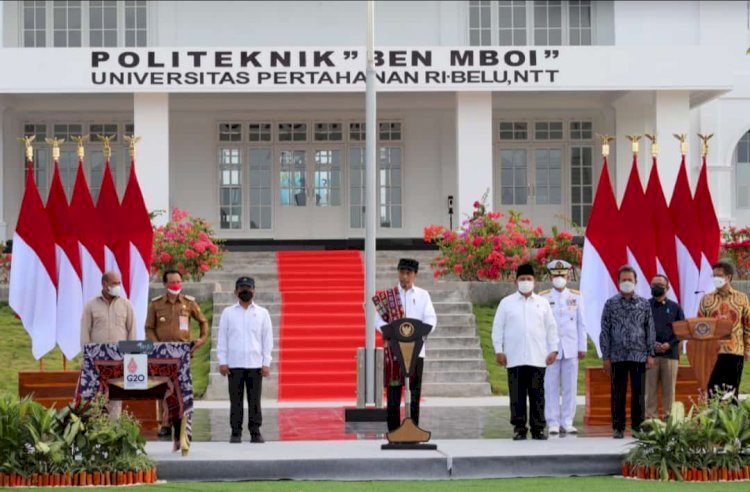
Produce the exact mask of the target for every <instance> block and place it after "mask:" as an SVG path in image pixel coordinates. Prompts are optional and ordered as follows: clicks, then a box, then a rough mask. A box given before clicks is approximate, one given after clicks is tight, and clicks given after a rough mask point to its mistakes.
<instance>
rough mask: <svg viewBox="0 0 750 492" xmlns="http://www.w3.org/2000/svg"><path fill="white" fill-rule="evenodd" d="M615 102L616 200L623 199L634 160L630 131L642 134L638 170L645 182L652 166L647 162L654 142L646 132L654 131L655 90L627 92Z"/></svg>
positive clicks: (612, 164) (613, 162) (613, 161)
mask: <svg viewBox="0 0 750 492" xmlns="http://www.w3.org/2000/svg"><path fill="white" fill-rule="evenodd" d="M612 105H613V106H614V108H615V135H614V136H615V141H614V142H612V143H613V144H614V148H613V149H612V150H613V151H612V152H611V153H610V158H609V165H610V168H611V169H612V170H614V173H613V175H614V180H615V181H614V188H615V196H616V197H617V202H618V203H621V202H622V196H623V194H624V193H625V187H626V186H627V184H628V177H629V176H630V169H631V167H632V163H633V150H632V145H631V144H630V141H629V140H628V138H627V135H641V136H643V139H641V142H640V150H639V153H638V172H639V173H640V176H641V181H642V183H643V184H644V185H645V184H646V181H647V180H648V173H649V172H650V171H651V166H650V165H647V164H648V163H649V162H650V159H651V153H650V148H651V142H650V141H649V140H648V139H647V138H646V137H645V136H644V135H645V134H646V133H649V134H652V133H653V128H654V122H653V112H654V111H653V94H652V93H650V92H628V93H627V94H625V95H623V96H621V97H619V98H618V99H617V100H616V101H614V103H613V104H612Z"/></svg>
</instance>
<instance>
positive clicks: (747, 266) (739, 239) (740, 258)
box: [721, 226, 750, 278]
mask: <svg viewBox="0 0 750 492" xmlns="http://www.w3.org/2000/svg"><path fill="white" fill-rule="evenodd" d="M721 239H722V243H721V255H722V256H725V257H727V258H729V259H731V260H732V262H734V264H735V266H736V267H737V276H738V277H740V278H747V277H748V275H750V227H743V228H737V227H734V226H730V227H727V228H725V229H724V230H722V231H721Z"/></svg>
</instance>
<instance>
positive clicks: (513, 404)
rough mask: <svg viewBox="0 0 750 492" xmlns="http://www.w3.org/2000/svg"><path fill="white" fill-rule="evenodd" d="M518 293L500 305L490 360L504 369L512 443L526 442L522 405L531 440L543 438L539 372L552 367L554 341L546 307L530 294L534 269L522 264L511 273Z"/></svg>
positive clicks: (541, 375) (550, 315)
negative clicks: (514, 272)
mask: <svg viewBox="0 0 750 492" xmlns="http://www.w3.org/2000/svg"><path fill="white" fill-rule="evenodd" d="M516 286H517V287H518V292H516V293H514V294H511V295H509V296H507V297H506V298H504V299H503V300H502V301H500V305H499V306H498V308H497V312H496V313H495V320H494V321H493V323H492V343H493V345H494V346H495V359H496V360H497V363H498V364H500V365H501V366H505V367H507V368H508V389H509V390H510V422H511V424H513V428H514V435H513V440H516V441H518V440H523V439H526V433H527V431H528V429H527V427H526V422H527V415H526V401H527V398H528V400H529V406H530V412H529V414H530V415H529V419H528V420H529V424H530V427H531V438H532V439H540V440H543V439H547V436H546V435H545V433H544V428H545V426H546V421H545V419H544V373H545V368H546V367H547V366H549V365H550V364H552V363H553V362H555V359H556V357H557V349H558V344H559V341H560V340H559V337H558V334H557V325H556V324H555V318H554V316H553V313H552V308H551V307H550V305H549V302H548V301H547V300H546V299H545V298H543V297H541V296H539V295H537V294H534V268H533V267H532V266H531V265H530V264H524V265H521V266H519V267H518V269H517V270H516Z"/></svg>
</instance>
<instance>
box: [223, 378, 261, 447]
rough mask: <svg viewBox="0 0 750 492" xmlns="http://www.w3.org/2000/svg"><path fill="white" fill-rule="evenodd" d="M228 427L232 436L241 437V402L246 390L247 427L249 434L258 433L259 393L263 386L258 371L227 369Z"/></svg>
mask: <svg viewBox="0 0 750 492" xmlns="http://www.w3.org/2000/svg"><path fill="white" fill-rule="evenodd" d="M228 380H229V425H231V427H232V435H234V436H241V435H242V421H243V419H244V416H243V413H244V409H243V405H242V400H243V399H244V396H245V389H247V408H248V425H247V428H248V429H249V430H250V432H251V433H252V432H258V431H259V430H260V426H261V425H262V424H263V415H262V413H261V409H260V393H261V389H262V386H263V376H262V375H261V373H260V369H242V368H235V369H232V368H230V369H229V377H228Z"/></svg>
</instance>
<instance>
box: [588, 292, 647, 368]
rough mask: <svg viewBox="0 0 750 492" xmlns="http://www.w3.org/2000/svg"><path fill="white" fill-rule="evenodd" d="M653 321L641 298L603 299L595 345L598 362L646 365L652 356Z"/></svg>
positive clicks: (619, 295) (620, 296)
mask: <svg viewBox="0 0 750 492" xmlns="http://www.w3.org/2000/svg"><path fill="white" fill-rule="evenodd" d="M655 343H656V336H655V332H654V317H653V315H652V314H651V305H650V304H649V302H648V300H646V299H644V298H643V297H639V296H637V295H634V296H633V297H631V298H630V299H626V298H625V297H624V296H623V295H622V294H617V295H616V296H614V297H610V298H609V299H607V302H606V303H605V304H604V310H603V311H602V332H601V334H600V335H599V345H600V347H601V350H602V359H604V360H611V361H612V362H626V361H631V362H646V358H647V357H653V356H654V344H655Z"/></svg>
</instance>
